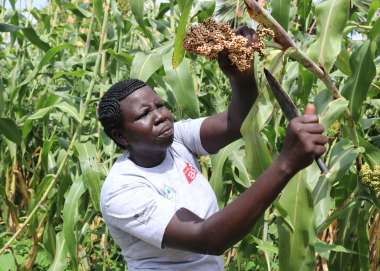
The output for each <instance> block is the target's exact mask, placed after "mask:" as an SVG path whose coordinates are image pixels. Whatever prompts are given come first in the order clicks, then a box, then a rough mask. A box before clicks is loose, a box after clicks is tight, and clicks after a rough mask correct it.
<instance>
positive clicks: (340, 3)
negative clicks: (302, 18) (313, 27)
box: [309, 0, 350, 72]
mask: <svg viewBox="0 0 380 271" xmlns="http://www.w3.org/2000/svg"><path fill="white" fill-rule="evenodd" d="M349 7H350V2H349V1H347V0H327V1H324V2H322V3H320V4H318V5H317V6H316V8H315V12H316V15H317V21H318V38H317V40H316V41H315V42H314V43H313V44H312V45H311V47H310V49H309V55H310V56H311V58H313V59H314V60H316V61H318V63H319V64H320V65H322V66H323V67H324V69H325V70H326V71H327V72H329V71H330V69H331V67H332V65H333V64H334V62H335V60H336V57H337V56H338V54H339V52H340V49H341V44H342V39H343V29H344V27H345V25H346V22H347V19H348V16H349Z"/></svg>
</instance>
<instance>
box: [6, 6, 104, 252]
mask: <svg viewBox="0 0 380 271" xmlns="http://www.w3.org/2000/svg"><path fill="white" fill-rule="evenodd" d="M109 2H110V0H107V2H106V4H105V8H104V17H103V24H102V30H101V33H100V42H99V48H98V55H97V58H96V62H95V67H94V70H93V76H92V80H91V83H90V86H89V87H88V89H87V96H86V99H85V101H84V104H83V106H82V108H81V111H80V122H79V124H78V126H77V128H76V130H75V133H74V135H73V137H72V139H71V142H70V145H69V147H68V149H67V152H66V154H65V156H64V158H63V159H62V161H61V164H60V165H59V167H58V170H57V172H56V173H55V174H54V175H53V178H52V180H51V182H50V184H49V186H48V187H47V189H46V191H45V192H44V194H43V195H42V197H41V199H40V200H39V201H38V203H37V204H36V206H35V207H34V208H33V210H32V211H31V212H30V214H29V215H28V217H27V218H26V219H25V221H24V223H23V224H22V225H21V227H20V228H19V229H18V230H17V231H16V233H15V234H13V236H12V237H11V238H10V239H9V240H8V242H7V243H6V244H5V245H4V246H3V247H2V248H1V249H0V255H1V254H3V253H4V251H5V250H6V249H7V248H8V247H9V246H10V245H11V244H12V243H13V241H14V240H16V238H17V237H18V236H19V235H20V234H21V232H22V231H23V230H24V229H25V228H26V226H27V224H28V223H29V222H30V220H31V219H32V217H33V216H34V214H36V212H37V211H38V209H39V208H40V207H41V205H42V203H43V202H44V201H45V200H46V199H47V197H48V195H49V192H50V190H51V189H52V188H53V187H54V185H55V183H56V182H57V180H58V177H59V176H60V174H61V172H62V171H63V169H64V167H65V165H66V162H67V160H68V158H69V156H70V155H71V153H72V150H73V147H74V144H75V142H76V139H77V137H78V135H79V134H80V131H81V128H82V124H83V121H84V118H85V116H86V114H85V113H86V110H87V107H88V104H89V102H90V98H91V95H92V91H93V89H94V86H95V83H96V80H97V79H98V78H97V77H98V70H99V66H100V60H101V57H102V51H103V43H104V37H105V34H106V29H107V22H108V11H109Z"/></svg>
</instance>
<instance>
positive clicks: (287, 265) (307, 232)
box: [278, 171, 316, 271]
mask: <svg viewBox="0 0 380 271" xmlns="http://www.w3.org/2000/svg"><path fill="white" fill-rule="evenodd" d="M306 176H307V175H306V174H305V171H301V172H299V173H298V174H297V175H296V176H295V177H293V178H292V179H291V180H290V181H289V183H288V184H287V185H286V187H285V188H284V190H283V191H282V193H281V198H280V199H279V203H280V204H281V206H282V208H284V210H285V211H286V212H287V214H288V215H289V220H290V223H291V225H293V227H294V231H291V230H290V229H289V227H288V226H287V225H286V224H285V222H283V221H282V220H278V236H279V254H278V256H279V261H280V270H281V271H298V270H299V271H301V270H302V271H308V270H310V271H311V270H314V248H313V244H314V241H315V239H316V235H315V231H314V211H313V200H312V197H311V193H310V191H309V189H308V186H307V183H306V178H307V177H306Z"/></svg>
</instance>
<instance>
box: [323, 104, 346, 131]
mask: <svg viewBox="0 0 380 271" xmlns="http://www.w3.org/2000/svg"><path fill="white" fill-rule="evenodd" d="M347 106H348V101H347V100H346V99H345V98H344V97H341V98H339V99H336V100H333V101H331V102H329V103H328V104H327V106H326V107H325V108H324V110H323V111H322V113H321V115H320V123H321V124H322V125H323V127H325V128H326V129H327V128H329V127H330V126H331V124H332V123H333V122H334V121H336V120H338V119H339V118H340V117H341V116H342V115H343V113H344V112H345V110H346V109H347Z"/></svg>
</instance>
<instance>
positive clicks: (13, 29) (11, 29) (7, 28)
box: [0, 23, 21, 32]
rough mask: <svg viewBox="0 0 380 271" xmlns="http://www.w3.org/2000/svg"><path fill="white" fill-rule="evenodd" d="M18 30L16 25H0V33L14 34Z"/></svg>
mask: <svg viewBox="0 0 380 271" xmlns="http://www.w3.org/2000/svg"><path fill="white" fill-rule="evenodd" d="M20 29H21V27H19V26H17V25H13V24H4V23H0V32H16V31H18V30H20Z"/></svg>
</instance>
